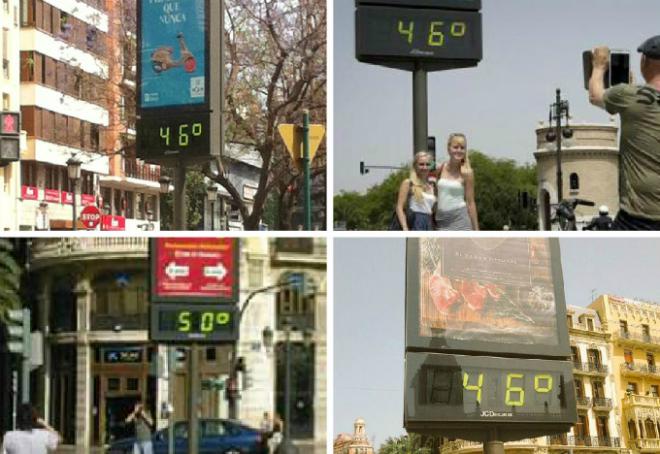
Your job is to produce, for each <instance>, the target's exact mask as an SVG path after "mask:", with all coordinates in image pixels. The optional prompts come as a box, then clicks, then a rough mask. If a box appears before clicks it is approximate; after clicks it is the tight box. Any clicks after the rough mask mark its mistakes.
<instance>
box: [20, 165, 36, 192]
mask: <svg viewBox="0 0 660 454" xmlns="http://www.w3.org/2000/svg"><path fill="white" fill-rule="evenodd" d="M20 162H21V184H22V185H23V186H36V185H37V163H36V162H35V161H20Z"/></svg>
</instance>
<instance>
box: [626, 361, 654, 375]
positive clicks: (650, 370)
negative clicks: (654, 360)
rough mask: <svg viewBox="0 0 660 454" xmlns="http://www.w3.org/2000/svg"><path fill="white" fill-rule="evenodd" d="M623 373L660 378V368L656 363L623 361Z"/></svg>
mask: <svg viewBox="0 0 660 454" xmlns="http://www.w3.org/2000/svg"><path fill="white" fill-rule="evenodd" d="M621 375H631V376H651V377H654V378H660V369H659V368H658V366H656V365H655V364H645V363H635V362H632V363H623V364H621Z"/></svg>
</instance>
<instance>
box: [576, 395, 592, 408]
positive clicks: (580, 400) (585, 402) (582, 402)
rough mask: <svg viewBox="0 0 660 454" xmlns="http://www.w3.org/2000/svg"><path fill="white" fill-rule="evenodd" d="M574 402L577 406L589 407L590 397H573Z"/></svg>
mask: <svg viewBox="0 0 660 454" xmlns="http://www.w3.org/2000/svg"><path fill="white" fill-rule="evenodd" d="M575 403H576V404H577V406H578V407H590V406H591V398H590V397H576V398H575Z"/></svg>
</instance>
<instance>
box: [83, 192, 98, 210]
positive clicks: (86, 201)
mask: <svg viewBox="0 0 660 454" xmlns="http://www.w3.org/2000/svg"><path fill="white" fill-rule="evenodd" d="M80 204H81V205H82V206H84V207H86V206H87V205H95V204H96V197H94V196H93V195H92V194H80Z"/></svg>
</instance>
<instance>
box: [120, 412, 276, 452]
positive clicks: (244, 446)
mask: <svg viewBox="0 0 660 454" xmlns="http://www.w3.org/2000/svg"><path fill="white" fill-rule="evenodd" d="M199 425H200V427H199V429H200V430H199V434H200V439H199V454H266V453H267V452H268V439H267V434H264V433H262V432H261V431H259V430H257V429H253V428H251V427H248V426H246V425H244V424H241V423H240V422H238V421H230V420H226V419H200V421H199ZM168 431H169V428H168V427H166V428H164V429H161V430H158V431H156V432H154V434H153V437H152V441H153V448H154V449H153V452H154V454H167V444H168ZM133 443H135V437H131V438H124V439H122V440H117V441H115V442H113V443H112V444H111V445H110V446H109V447H108V454H133ZM174 452H175V454H188V422H187V421H179V422H177V423H175V424H174Z"/></svg>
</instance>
